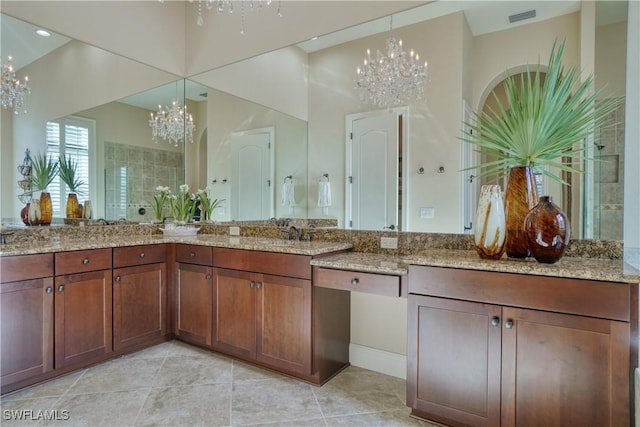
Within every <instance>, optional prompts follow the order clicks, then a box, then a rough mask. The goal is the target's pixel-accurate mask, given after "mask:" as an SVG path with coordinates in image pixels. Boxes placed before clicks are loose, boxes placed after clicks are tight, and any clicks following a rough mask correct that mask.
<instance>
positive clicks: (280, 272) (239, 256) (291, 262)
mask: <svg viewBox="0 0 640 427" xmlns="http://www.w3.org/2000/svg"><path fill="white" fill-rule="evenodd" d="M213 260H214V267H222V268H229V269H231V270H242V271H251V272H254V273H264V274H273V275H276V276H286V277H296V278H298V279H307V280H309V279H311V257H310V256H308V255H297V254H282V253H276V252H261V251H248V250H244V249H228V248H213Z"/></svg>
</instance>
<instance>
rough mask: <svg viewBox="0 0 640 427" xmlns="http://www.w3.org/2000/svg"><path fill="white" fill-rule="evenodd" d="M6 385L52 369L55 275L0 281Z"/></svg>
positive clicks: (0, 348) (1, 353) (1, 350)
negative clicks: (8, 281)
mask: <svg viewBox="0 0 640 427" xmlns="http://www.w3.org/2000/svg"><path fill="white" fill-rule="evenodd" d="M0 337H1V338H2V342H1V343H0V360H2V363H1V364H0V367H1V378H0V382H1V383H2V385H3V386H7V385H9V384H12V383H15V382H17V381H21V380H24V379H27V378H30V377H33V376H36V375H38V374H42V373H45V372H48V371H50V370H51V369H53V278H51V277H48V278H44V279H34V280H24V281H19V282H11V283H2V284H0Z"/></svg>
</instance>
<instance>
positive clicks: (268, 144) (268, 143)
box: [267, 142, 271, 150]
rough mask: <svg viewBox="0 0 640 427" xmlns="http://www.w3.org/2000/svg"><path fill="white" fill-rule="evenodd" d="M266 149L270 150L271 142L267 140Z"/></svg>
mask: <svg viewBox="0 0 640 427" xmlns="http://www.w3.org/2000/svg"><path fill="white" fill-rule="evenodd" d="M267 150H271V143H270V142H267Z"/></svg>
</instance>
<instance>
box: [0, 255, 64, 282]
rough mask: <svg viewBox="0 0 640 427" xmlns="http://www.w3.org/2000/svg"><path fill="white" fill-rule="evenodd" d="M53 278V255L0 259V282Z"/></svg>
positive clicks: (18, 256)
mask: <svg viewBox="0 0 640 427" xmlns="http://www.w3.org/2000/svg"><path fill="white" fill-rule="evenodd" d="M47 276H53V254H39V255H17V256H9V257H0V282H2V283H5V282H15V281H18V280H29V279H39V278H41V277H47Z"/></svg>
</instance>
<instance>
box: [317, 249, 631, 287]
mask: <svg viewBox="0 0 640 427" xmlns="http://www.w3.org/2000/svg"><path fill="white" fill-rule="evenodd" d="M311 264H312V265H317V266H321V267H327V268H335V269H340V270H354V271H365V272H371V273H381V274H394V275H404V274H407V272H408V266H409V265H410V264H415V265H425V266H432V267H451V268H462V269H469V270H482V271H496V272H502V273H518V274H531V275H537V276H550V277H564V278H573V279H588V280H601V281H607V282H622V283H638V282H639V281H640V271H638V270H637V269H635V268H634V267H632V266H631V265H629V264H626V263H624V261H622V260H608V259H595V258H578V257H564V258H562V259H561V260H560V261H559V262H557V263H555V264H542V263H539V262H537V261H536V260H535V259H533V258H528V259H524V260H520V259H513V258H507V257H506V256H504V257H503V258H502V259H500V260H498V261H492V260H483V259H481V258H480V257H479V256H478V255H477V254H476V252H475V251H469V250H450V249H429V250H424V251H421V252H419V253H416V254H414V255H405V256H401V257H394V256H389V255H381V254H369V253H358V252H349V253H344V254H337V255H331V256H326V257H321V258H317V259H314V260H312V261H311Z"/></svg>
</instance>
